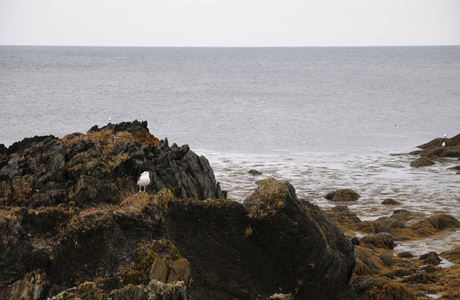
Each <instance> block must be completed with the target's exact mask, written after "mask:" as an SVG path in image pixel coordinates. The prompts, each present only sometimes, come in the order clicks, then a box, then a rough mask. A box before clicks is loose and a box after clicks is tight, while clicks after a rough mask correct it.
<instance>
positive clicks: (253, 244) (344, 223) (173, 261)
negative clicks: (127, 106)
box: [0, 121, 460, 300]
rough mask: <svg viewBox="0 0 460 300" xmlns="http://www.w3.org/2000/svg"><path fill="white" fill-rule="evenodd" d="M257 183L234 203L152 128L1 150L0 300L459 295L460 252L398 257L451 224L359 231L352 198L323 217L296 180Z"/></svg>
mask: <svg viewBox="0 0 460 300" xmlns="http://www.w3.org/2000/svg"><path fill="white" fill-rule="evenodd" d="M143 171H149V172H150V179H151V183H150V185H148V187H147V193H146V192H140V193H138V192H137V191H138V189H137V187H136V181H137V177H138V176H139V174H140V173H141V172H143ZM257 185H258V186H257V188H256V189H255V190H254V192H253V193H252V194H251V195H248V197H247V199H246V200H245V201H244V202H243V203H238V202H235V201H231V200H228V199H226V194H225V192H224V191H222V190H221V188H220V186H219V184H218V183H217V182H216V180H215V177H214V174H213V171H212V169H211V167H210V166H209V163H208V161H207V160H206V158H204V157H200V156H198V155H196V154H195V153H194V152H193V151H191V150H190V149H189V147H188V146H187V145H184V146H181V147H179V146H177V145H175V144H173V145H172V146H169V145H168V141H167V140H164V141H160V140H158V139H157V138H155V137H154V136H152V135H151V134H150V132H149V131H148V129H147V123H146V122H138V121H134V122H129V123H121V124H108V125H107V126H104V127H102V128H98V127H97V126H95V127H93V128H91V130H90V131H88V132H87V133H86V134H81V133H74V134H70V135H68V136H66V137H64V138H62V139H59V138H56V137H54V136H46V137H35V138H32V139H25V140H23V141H22V142H18V143H15V144H13V145H12V146H10V147H9V148H6V147H4V146H3V147H2V145H0V299H26V300H27V299H34V300H43V299H55V300H58V299H85V300H89V299H104V300H108V299H113V300H116V299H120V300H121V299H133V300H140V299H164V300H166V299H173V300H175V299H177V300H185V299H322V300H328V299H330V300H336V299H344V300H347V299H350V300H351V299H353V300H355V299H359V300H364V299H395V300H396V299H398V300H403V299H429V298H428V296H429V294H441V293H442V294H443V297H444V298H445V299H455V298H456V297H460V293H459V292H458V290H459V286H460V275H458V274H460V269H459V267H458V266H459V264H460V248H458V249H454V250H451V251H446V252H443V253H434V252H428V253H426V254H425V255H422V256H419V257H415V256H414V255H413V254H411V253H409V252H406V253H399V254H398V255H395V254H394V250H393V249H394V247H395V245H396V244H397V243H398V242H399V241H407V240H416V239H423V238H426V237H429V236H432V235H435V234H440V233H442V232H447V231H449V230H457V229H458V228H459V227H460V222H459V221H458V220H456V219H455V218H453V217H452V216H449V215H434V216H430V217H424V216H420V215H418V214H413V213H411V212H409V211H405V210H395V212H394V213H393V215H392V216H390V217H384V218H380V219H378V220H376V221H372V222H370V221H361V220H360V219H359V218H358V217H357V216H356V214H354V213H353V212H351V211H350V210H349V209H348V207H347V206H346V205H347V204H348V203H349V202H348V201H359V195H358V194H356V193H355V192H353V191H352V190H348V189H346V190H339V191H336V192H333V193H331V194H329V195H328V196H327V197H329V198H330V200H331V201H332V202H334V203H335V204H336V206H335V207H334V208H332V209H330V210H328V211H323V210H321V209H320V208H318V207H317V206H316V205H313V204H311V203H310V202H309V201H307V200H303V199H298V198H297V195H296V192H295V188H294V187H293V186H292V185H291V184H290V183H289V182H286V181H284V182H280V181H277V180H275V179H273V178H267V179H265V180H261V181H258V182H257ZM329 198H328V199H329ZM391 204H393V203H391ZM444 259H449V261H450V262H452V263H453V264H452V265H451V266H449V267H448V268H441V267H439V265H440V263H441V262H442V261H443V260H444Z"/></svg>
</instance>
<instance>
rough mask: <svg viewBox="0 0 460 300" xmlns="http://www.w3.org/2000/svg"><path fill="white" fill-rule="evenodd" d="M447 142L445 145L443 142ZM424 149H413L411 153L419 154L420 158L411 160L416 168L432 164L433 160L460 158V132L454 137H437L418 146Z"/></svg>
mask: <svg viewBox="0 0 460 300" xmlns="http://www.w3.org/2000/svg"><path fill="white" fill-rule="evenodd" d="M443 142H445V147H443V146H442V143H443ZM418 148H420V149H422V150H418V151H413V152H411V153H410V154H412V155H419V156H420V158H419V159H417V160H415V161H413V162H411V166H412V167H415V168H419V167H424V166H430V165H433V164H434V163H435V162H434V161H433V160H437V159H442V158H458V159H460V134H457V135H456V136H454V137H452V138H446V139H443V138H436V139H434V140H432V141H430V142H428V143H426V144H423V145H420V146H418Z"/></svg>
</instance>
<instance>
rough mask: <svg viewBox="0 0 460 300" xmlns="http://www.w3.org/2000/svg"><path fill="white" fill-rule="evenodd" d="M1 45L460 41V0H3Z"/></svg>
mask: <svg viewBox="0 0 460 300" xmlns="http://www.w3.org/2000/svg"><path fill="white" fill-rule="evenodd" d="M0 45H87V46H385V45H387V46H393V45H460V0H318V1H312V0H0Z"/></svg>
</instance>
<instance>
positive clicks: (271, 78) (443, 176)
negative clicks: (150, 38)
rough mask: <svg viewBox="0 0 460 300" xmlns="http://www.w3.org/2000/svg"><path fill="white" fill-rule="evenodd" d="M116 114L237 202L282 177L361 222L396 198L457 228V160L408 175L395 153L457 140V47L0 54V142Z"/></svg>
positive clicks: (26, 50) (14, 50)
mask: <svg viewBox="0 0 460 300" xmlns="http://www.w3.org/2000/svg"><path fill="white" fill-rule="evenodd" d="M109 117H111V118H112V121H113V122H123V121H132V120H134V119H138V120H147V121H148V123H149V129H150V131H151V133H152V134H154V135H155V136H157V137H159V138H164V137H167V138H168V140H169V141H170V143H173V142H176V143H177V144H179V145H181V144H189V145H190V146H191V148H192V149H193V150H194V151H195V152H197V153H199V154H202V155H205V156H206V157H207V158H208V159H209V160H210V162H211V164H212V166H213V168H214V171H215V174H216V177H217V179H218V180H219V181H220V182H221V184H222V186H223V188H224V189H227V190H228V191H229V197H230V198H231V199H234V200H236V201H241V200H243V199H244V198H245V197H246V196H247V195H248V194H249V193H250V192H251V190H252V189H254V188H255V187H256V185H255V184H254V181H255V180H257V179H260V178H264V177H268V176H274V177H276V178H277V179H287V180H289V181H291V183H292V184H293V185H294V186H295V187H296V189H297V193H298V195H299V197H303V198H307V199H308V200H310V201H312V202H313V203H316V204H318V205H319V206H320V207H323V208H328V207H330V205H331V204H330V203H327V201H326V200H325V199H324V198H323V197H322V196H323V195H324V194H325V193H327V192H328V191H330V190H334V189H337V188H345V187H346V188H352V189H354V190H356V191H358V192H359V193H360V194H361V195H362V198H361V199H360V201H358V203H357V204H355V205H352V206H351V207H350V208H351V209H352V210H353V211H355V212H356V213H357V214H358V215H359V217H360V218H362V219H373V218H377V217H380V216H384V215H389V214H391V213H392V210H394V209H395V207H391V208H389V207H388V206H384V205H380V202H381V201H382V200H383V199H385V198H388V197H391V198H394V199H396V200H398V201H400V202H402V203H403V205H401V206H398V207H397V208H398V209H400V208H404V209H408V210H411V211H418V212H421V213H423V214H432V213H437V212H443V213H449V214H452V215H454V216H455V217H457V218H459V219H460V208H459V205H460V202H459V201H460V188H459V187H460V176H458V175H455V172H454V171H452V170H449V169H448V167H449V166H452V162H450V164H448V163H445V162H440V163H438V164H436V165H435V166H433V167H429V168H425V169H412V168H410V167H409V162H410V161H411V159H412V158H411V157H410V156H407V155H398V156H394V155H391V154H392V153H407V152H410V151H412V150H415V146H417V145H419V144H422V143H425V142H427V141H430V140H432V139H434V138H437V137H442V136H443V135H444V134H447V135H448V137H452V136H454V135H456V134H458V133H460V47H458V46H452V47H450V46H449V47H349V48H347V47H345V48H118V47H23V46H21V47H16V46H0V143H4V144H5V145H7V146H8V145H10V144H12V143H13V142H15V141H18V140H21V139H23V138H24V137H31V136H34V135H46V134H53V135H56V136H58V137H63V136H64V135H66V134H68V133H72V132H86V131H87V130H88V129H89V128H91V127H92V126H93V125H96V124H97V125H100V126H102V125H105V124H107V122H108V119H109ZM250 169H257V170H259V171H261V172H262V173H263V174H262V175H261V176H259V177H253V176H252V175H249V174H248V173H247V172H248V171H249V170H250ZM376 208H377V209H376ZM459 236H460V233H459V232H455V233H452V235H450V236H449V239H446V238H445V237H443V240H446V241H447V240H449V241H451V242H449V243H450V244H449V245H452V244H456V243H460V238H459ZM427 243H428V242H427ZM433 243H434V244H436V245H440V244H442V247H444V248H446V247H449V245H447V244H445V243H439V242H433ZM403 246H404V245H403ZM403 246H401V247H403ZM419 246H421V245H419ZM411 247H412V248H414V246H413V245H411ZM420 251H422V250H420Z"/></svg>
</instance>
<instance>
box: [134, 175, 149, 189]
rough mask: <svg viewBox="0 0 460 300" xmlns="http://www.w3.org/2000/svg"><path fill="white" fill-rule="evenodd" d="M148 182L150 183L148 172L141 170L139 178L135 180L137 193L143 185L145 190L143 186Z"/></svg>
mask: <svg viewBox="0 0 460 300" xmlns="http://www.w3.org/2000/svg"><path fill="white" fill-rule="evenodd" d="M149 183H150V176H149V172H147V171H145V172H142V174H141V176H139V180H138V181H137V185H138V186H139V193H140V192H141V188H142V187H144V192H145V188H146V187H147V185H148V184H149Z"/></svg>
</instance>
